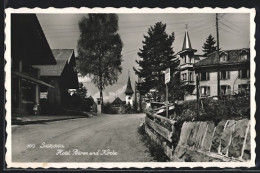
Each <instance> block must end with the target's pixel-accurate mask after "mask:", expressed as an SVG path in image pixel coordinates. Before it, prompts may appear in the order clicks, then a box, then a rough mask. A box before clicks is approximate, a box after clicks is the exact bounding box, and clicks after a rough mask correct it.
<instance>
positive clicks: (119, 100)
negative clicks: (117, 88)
mask: <svg viewBox="0 0 260 173" xmlns="http://www.w3.org/2000/svg"><path fill="white" fill-rule="evenodd" d="M123 103H124V102H123V101H122V100H121V99H120V98H119V97H117V98H116V99H115V100H114V101H113V102H112V103H111V104H112V105H121V104H123Z"/></svg>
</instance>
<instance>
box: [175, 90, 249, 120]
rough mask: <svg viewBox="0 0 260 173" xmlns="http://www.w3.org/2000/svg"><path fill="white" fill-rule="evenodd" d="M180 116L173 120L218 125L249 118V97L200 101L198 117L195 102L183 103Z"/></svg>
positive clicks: (227, 97)
mask: <svg viewBox="0 0 260 173" xmlns="http://www.w3.org/2000/svg"><path fill="white" fill-rule="evenodd" d="M180 112H181V114H179V116H177V117H176V118H175V119H176V120H179V121H191V120H200V121H214V122H215V123H218V122H219V121H221V120H223V119H241V118H245V117H247V118H249V117H250V97H249V96H246V95H244V96H226V97H222V98H221V99H219V100H213V99H212V98H205V99H201V100H200V102H199V115H197V100H190V101H185V102H184V104H183V107H182V109H181V111H180Z"/></svg>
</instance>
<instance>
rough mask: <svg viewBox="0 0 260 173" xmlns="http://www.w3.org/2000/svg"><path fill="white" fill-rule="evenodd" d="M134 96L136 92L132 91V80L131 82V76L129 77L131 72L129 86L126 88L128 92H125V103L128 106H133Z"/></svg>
mask: <svg viewBox="0 0 260 173" xmlns="http://www.w3.org/2000/svg"><path fill="white" fill-rule="evenodd" d="M133 94H134V91H133V89H132V85H131V80H130V75H129V71H128V82H127V86H126V90H125V101H126V104H127V105H128V104H130V105H131V106H133V97H132V96H133Z"/></svg>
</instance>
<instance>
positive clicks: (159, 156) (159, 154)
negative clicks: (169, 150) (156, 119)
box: [137, 125, 170, 162]
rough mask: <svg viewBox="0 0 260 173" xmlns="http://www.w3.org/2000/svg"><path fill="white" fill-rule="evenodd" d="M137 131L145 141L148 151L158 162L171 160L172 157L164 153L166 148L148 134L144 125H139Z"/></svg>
mask: <svg viewBox="0 0 260 173" xmlns="http://www.w3.org/2000/svg"><path fill="white" fill-rule="evenodd" d="M137 131H138V133H139V134H140V136H141V141H142V142H144V144H145V146H146V147H147V152H148V153H149V155H150V156H151V157H153V159H154V160H155V161H157V162H167V161H170V159H169V158H168V157H167V156H166V154H165V153H164V149H163V148H162V146H160V145H159V144H157V143H156V142H155V141H153V140H152V139H151V138H150V137H149V136H148V135H147V134H146V132H145V127H144V125H142V126H139V127H138V129H137Z"/></svg>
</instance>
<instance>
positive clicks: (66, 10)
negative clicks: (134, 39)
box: [5, 7, 256, 168]
mask: <svg viewBox="0 0 260 173" xmlns="http://www.w3.org/2000/svg"><path fill="white" fill-rule="evenodd" d="M115 12H116V13H129V14H131V13H250V54H251V57H250V69H251V73H250V74H251V78H250V84H251V98H250V101H251V117H250V118H251V161H248V162H166V163H165V162H163V163H162V162H84V163H77V162H62V163H55V162H49V163H38V162H37V163H36V162H33V163H30V162H29V163H23V162H12V160H11V153H12V147H11V146H12V141H11V139H12V133H11V87H10V86H11V61H10V60H11V58H10V57H11V41H10V37H11V35H10V29H11V28H10V27H11V26H10V25H11V24H10V16H11V13H115ZM5 13H6V18H5V24H6V27H5V34H6V39H5V46H6V51H5V60H6V61H7V63H6V65H5V72H6V81H5V88H6V100H7V102H6V105H5V108H6V110H7V112H6V121H7V127H6V131H7V134H8V135H7V141H6V149H7V152H6V158H5V159H6V163H7V167H8V168H11V167H12V168H50V167H52V168H64V167H66V168H130V167H135V168H143V167H150V168H164V167H176V168H179V167H190V168H192V167H204V168H205V167H220V168H234V167H253V166H255V157H256V154H255V147H256V143H255V137H256V131H255V124H256V121H255V118H254V115H255V112H256V102H255V92H256V88H255V85H254V83H255V76H254V75H253V74H254V73H255V68H256V65H255V61H254V58H255V56H256V51H255V49H254V46H255V38H254V34H255V28H256V24H255V22H254V18H255V15H256V11H255V9H253V8H252V9H248V8H239V9H235V8H225V9H221V8H214V9H213V8H208V7H207V8H202V9H200V8H190V9H189V8H177V9H176V8H165V9H160V8H153V9H150V8H142V9H139V8H111V7H108V8H92V9H90V8H79V9H78V8H64V9H56V8H53V7H51V8H48V9H41V8H34V9H28V8H20V9H11V8H8V9H6V10H5Z"/></svg>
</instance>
